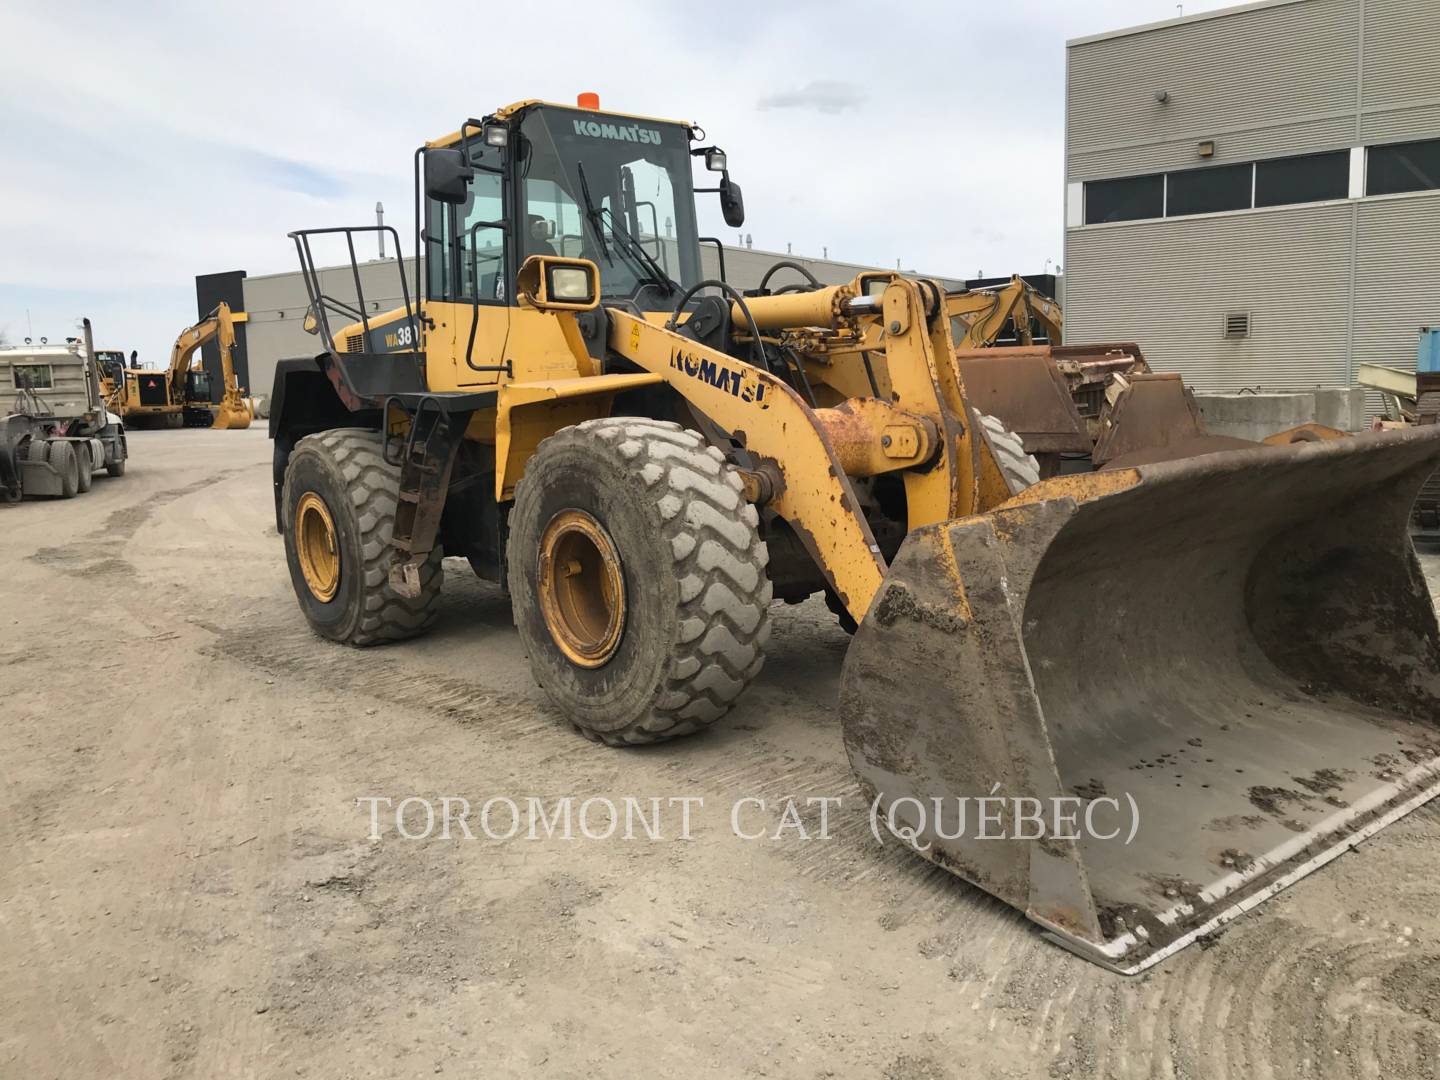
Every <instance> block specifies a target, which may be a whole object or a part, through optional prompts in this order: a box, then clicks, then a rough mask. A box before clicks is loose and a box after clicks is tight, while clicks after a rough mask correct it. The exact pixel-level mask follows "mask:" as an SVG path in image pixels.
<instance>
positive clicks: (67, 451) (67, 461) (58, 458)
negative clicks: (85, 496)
mask: <svg viewBox="0 0 1440 1080" xmlns="http://www.w3.org/2000/svg"><path fill="white" fill-rule="evenodd" d="M45 447H46V450H45V452H46V458H45V460H46V461H48V462H50V467H51V468H52V469H54V470H55V471H56V472H57V473H59V474H60V498H62V499H73V498H74V497H75V496H76V494H77V493H78V492H79V491H80V461H79V458H78V457H77V456H76V454H75V447H73V446H71V445H70V444H69V443H68V442H60V441H58V440H51V441H50V442H47V443H46V444H45Z"/></svg>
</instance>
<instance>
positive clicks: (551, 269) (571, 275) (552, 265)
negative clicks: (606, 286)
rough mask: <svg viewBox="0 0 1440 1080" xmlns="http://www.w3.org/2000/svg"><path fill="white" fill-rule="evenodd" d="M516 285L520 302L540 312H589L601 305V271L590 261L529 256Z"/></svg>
mask: <svg viewBox="0 0 1440 1080" xmlns="http://www.w3.org/2000/svg"><path fill="white" fill-rule="evenodd" d="M515 285H516V289H517V291H518V292H519V294H520V300H521V302H522V303H525V304H528V305H529V306H530V307H533V308H538V309H539V310H541V311H590V310H592V309H594V308H595V307H596V306H597V305H599V303H600V268H599V267H598V266H596V265H595V264H594V263H593V262H591V261H590V260H589V259H562V258H559V257H557V256H554V255H531V256H530V257H529V258H528V259H526V260H525V262H524V263H523V264H522V265H521V267H520V273H519V274H518V275H517V277H516V279H515Z"/></svg>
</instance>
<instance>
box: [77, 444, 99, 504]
mask: <svg viewBox="0 0 1440 1080" xmlns="http://www.w3.org/2000/svg"><path fill="white" fill-rule="evenodd" d="M74 450H75V467H76V477H77V480H78V483H77V485H76V486H77V489H78V490H79V491H80V493H81V494H84V493H85V492H87V491H89V490H90V485H91V484H92V483H93V482H94V480H95V464H94V462H92V461H91V460H90V444H89V443H79V444H78V445H76V446H75V447H74Z"/></svg>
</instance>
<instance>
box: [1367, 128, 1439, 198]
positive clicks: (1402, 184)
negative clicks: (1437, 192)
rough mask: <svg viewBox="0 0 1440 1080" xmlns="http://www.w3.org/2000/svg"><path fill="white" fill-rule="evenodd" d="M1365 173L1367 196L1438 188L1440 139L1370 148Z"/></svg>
mask: <svg viewBox="0 0 1440 1080" xmlns="http://www.w3.org/2000/svg"><path fill="white" fill-rule="evenodd" d="M1365 172H1366V180H1365V194H1366V195H1398V194H1399V193H1400V192H1402V191H1428V190H1431V189H1434V188H1440V139H1430V140H1429V141H1427V142H1412V143H1396V144H1394V145H1392V146H1372V147H1371V148H1370V150H1369V161H1368V162H1367V163H1366V169H1365Z"/></svg>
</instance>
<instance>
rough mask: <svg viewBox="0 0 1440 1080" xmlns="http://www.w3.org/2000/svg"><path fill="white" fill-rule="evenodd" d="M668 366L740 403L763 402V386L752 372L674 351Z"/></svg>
mask: <svg viewBox="0 0 1440 1080" xmlns="http://www.w3.org/2000/svg"><path fill="white" fill-rule="evenodd" d="M670 366H671V367H672V368H674V369H675V370H676V371H683V372H684V373H685V374H686V375H689V376H690V377H691V378H693V379H699V380H700V381H701V382H703V383H708V384H709V385H710V386H713V387H715V389H717V390H725V391H728V392H729V393H730V394H731V395H732V396H734V397H737V398H739V399H740V400H741V401H753V402H756V403H757V404H758V403H760V402H763V401H764V400H765V384H764V383H763V382H761V381H760V379H759V378H758V377H756V375H755V374H754V373H753V372H748V373H747V372H741V371H739V370H737V369H736V368H732V367H729V366H728V365H726V364H721V363H718V362H716V361H714V360H711V359H710V358H709V357H708V356H699V357H697V356H692V355H691V354H690V353H686V352H681V351H680V350H679V349H676V350H675V351H674V352H672V353H671V354H670Z"/></svg>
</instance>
